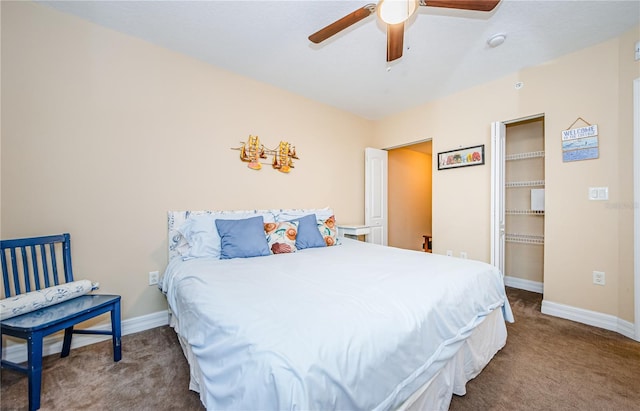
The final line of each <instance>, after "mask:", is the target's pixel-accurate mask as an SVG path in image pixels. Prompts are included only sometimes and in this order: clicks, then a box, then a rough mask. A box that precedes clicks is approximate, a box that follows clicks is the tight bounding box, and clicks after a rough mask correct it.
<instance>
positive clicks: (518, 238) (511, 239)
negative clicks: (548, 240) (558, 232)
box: [505, 233, 544, 245]
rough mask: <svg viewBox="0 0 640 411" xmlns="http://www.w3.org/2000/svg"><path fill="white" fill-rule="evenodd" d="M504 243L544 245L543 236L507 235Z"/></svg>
mask: <svg viewBox="0 0 640 411" xmlns="http://www.w3.org/2000/svg"><path fill="white" fill-rule="evenodd" d="M505 241H506V242H508V243H521V244H540V245H542V244H544V236H543V235H532V234H515V233H513V234H509V233H507V234H506V235H505Z"/></svg>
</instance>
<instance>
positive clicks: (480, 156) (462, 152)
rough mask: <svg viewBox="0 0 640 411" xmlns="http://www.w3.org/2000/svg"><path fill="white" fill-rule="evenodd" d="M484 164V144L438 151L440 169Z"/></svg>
mask: <svg viewBox="0 0 640 411" xmlns="http://www.w3.org/2000/svg"><path fill="white" fill-rule="evenodd" d="M482 164H484V144H483V145H480V146H474V147H467V148H458V149H456V150H450V151H444V152H442V153H438V170H446V169H448V168H458V167H467V166H479V165H482Z"/></svg>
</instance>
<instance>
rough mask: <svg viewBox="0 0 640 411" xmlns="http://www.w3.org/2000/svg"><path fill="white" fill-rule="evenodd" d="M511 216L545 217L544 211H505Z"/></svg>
mask: <svg viewBox="0 0 640 411" xmlns="http://www.w3.org/2000/svg"><path fill="white" fill-rule="evenodd" d="M505 214H509V215H544V210H505Z"/></svg>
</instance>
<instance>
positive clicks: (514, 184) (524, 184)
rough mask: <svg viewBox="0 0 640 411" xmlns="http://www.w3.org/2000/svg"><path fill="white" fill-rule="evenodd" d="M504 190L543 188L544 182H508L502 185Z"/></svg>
mask: <svg viewBox="0 0 640 411" xmlns="http://www.w3.org/2000/svg"><path fill="white" fill-rule="evenodd" d="M504 186H505V187H506V188H514V187H540V186H543V187H544V180H533V181H509V182H507V183H505V184H504Z"/></svg>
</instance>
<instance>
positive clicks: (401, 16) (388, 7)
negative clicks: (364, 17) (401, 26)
mask: <svg viewBox="0 0 640 411" xmlns="http://www.w3.org/2000/svg"><path fill="white" fill-rule="evenodd" d="M376 10H377V12H378V16H379V17H380V19H381V20H382V21H384V22H385V23H387V24H398V23H403V22H405V21H407V20H409V18H410V17H411V16H412V15H413V13H415V12H416V11H417V10H418V0H380V2H379V3H378V6H377V7H376Z"/></svg>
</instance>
